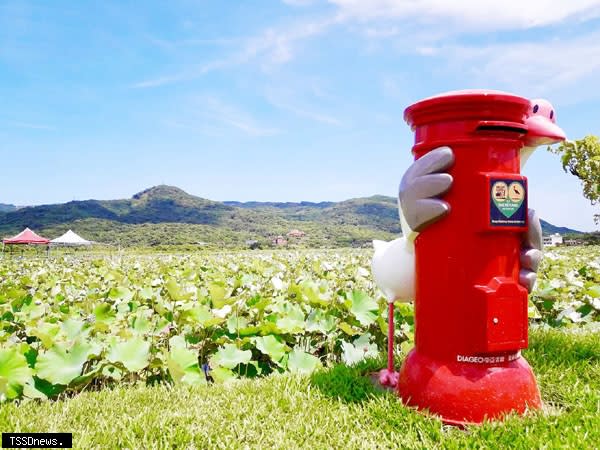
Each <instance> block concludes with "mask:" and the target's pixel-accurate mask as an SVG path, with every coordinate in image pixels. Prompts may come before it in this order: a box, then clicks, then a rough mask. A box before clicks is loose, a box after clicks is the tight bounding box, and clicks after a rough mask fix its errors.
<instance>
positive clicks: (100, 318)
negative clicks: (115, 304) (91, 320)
mask: <svg viewBox="0 0 600 450" xmlns="http://www.w3.org/2000/svg"><path fill="white" fill-rule="evenodd" d="M115 315H116V314H115V311H114V310H113V309H112V306H111V305H110V304H109V303H100V304H99V305H97V306H96V307H95V308H94V317H95V318H96V322H107V323H110V322H112V321H113V320H114V319H115Z"/></svg>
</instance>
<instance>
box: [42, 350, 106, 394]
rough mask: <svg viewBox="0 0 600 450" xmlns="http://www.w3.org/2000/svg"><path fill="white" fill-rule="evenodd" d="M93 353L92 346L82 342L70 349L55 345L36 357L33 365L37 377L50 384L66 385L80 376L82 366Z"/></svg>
mask: <svg viewBox="0 0 600 450" xmlns="http://www.w3.org/2000/svg"><path fill="white" fill-rule="evenodd" d="M93 351H94V347H93V346H92V345H90V344H87V343H82V342H76V343H75V344H73V346H71V347H67V346H66V345H62V344H55V345H54V346H53V347H52V348H51V349H50V350H47V351H46V352H44V353H41V354H40V355H38V358H37V362H36V365H35V369H36V372H37V376H38V377H40V378H43V379H44V380H47V381H49V382H50V383H52V384H62V385H68V384H69V383H70V382H71V381H73V380H74V379H75V378H77V377H78V376H79V375H81V370H82V368H83V364H84V363H85V362H86V361H87V359H88V357H89V356H90V355H91V354H92V352H93Z"/></svg>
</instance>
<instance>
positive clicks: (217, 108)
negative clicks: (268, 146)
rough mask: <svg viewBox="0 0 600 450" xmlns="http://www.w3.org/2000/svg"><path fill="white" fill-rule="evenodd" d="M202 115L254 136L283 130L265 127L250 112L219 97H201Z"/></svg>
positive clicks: (271, 134) (269, 134)
mask: <svg viewBox="0 0 600 450" xmlns="http://www.w3.org/2000/svg"><path fill="white" fill-rule="evenodd" d="M199 104H200V115H201V116H203V117H204V118H205V119H208V120H209V121H213V122H216V123H217V124H221V125H226V126H229V127H232V128H235V129H237V130H239V131H241V132H243V133H244V134H246V135H248V136H252V137H263V136H273V135H275V134H279V133H280V132H281V130H278V129H277V128H272V127H265V126H263V125H261V124H260V123H258V121H257V120H256V119H255V118H254V117H252V116H251V115H250V114H249V113H247V112H245V111H242V110H241V109H239V108H238V107H236V106H233V105H231V104H228V103H225V102H224V101H222V100H220V99H218V98H217V97H213V96H207V97H204V98H203V99H201V101H200V102H199Z"/></svg>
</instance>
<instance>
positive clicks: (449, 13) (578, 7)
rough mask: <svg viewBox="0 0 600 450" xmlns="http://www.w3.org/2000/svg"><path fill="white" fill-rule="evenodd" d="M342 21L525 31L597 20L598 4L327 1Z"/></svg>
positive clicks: (586, 0)
mask: <svg viewBox="0 0 600 450" xmlns="http://www.w3.org/2000/svg"><path fill="white" fill-rule="evenodd" d="M329 2H330V3H332V4H335V5H337V6H338V7H339V9H340V13H341V15H342V16H343V17H344V18H347V19H354V20H359V21H370V20H374V19H386V20H390V19H403V18H404V19H410V20H412V21H416V22H420V23H423V24H429V25H432V24H436V26H441V27H444V26H455V25H460V26H461V27H462V28H463V29H464V30H476V31H494V30H508V29H526V28H533V27H538V26H546V25H552V24H557V23H560V22H564V21H565V20H582V21H583V20H590V19H593V18H596V17H600V1H598V0H570V1H557V0H529V1H523V0H504V1H498V0H453V1H450V0H370V1H365V0H329Z"/></svg>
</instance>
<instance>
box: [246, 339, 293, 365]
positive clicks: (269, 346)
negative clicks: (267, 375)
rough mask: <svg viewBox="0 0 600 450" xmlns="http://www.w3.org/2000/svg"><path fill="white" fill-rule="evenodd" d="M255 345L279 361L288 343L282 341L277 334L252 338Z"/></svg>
mask: <svg viewBox="0 0 600 450" xmlns="http://www.w3.org/2000/svg"><path fill="white" fill-rule="evenodd" d="M252 342H254V345H255V346H256V348H257V349H258V350H260V351H261V352H262V353H264V354H265V355H268V356H269V357H270V358H271V359H272V360H273V361H274V362H279V361H281V359H282V358H283V356H284V355H285V353H286V352H285V348H286V345H285V344H283V343H281V342H280V341H279V340H278V339H277V338H276V337H275V336H272V335H269V336H261V337H256V338H254V339H252Z"/></svg>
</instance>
